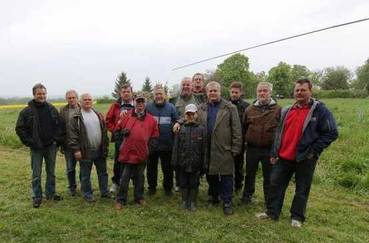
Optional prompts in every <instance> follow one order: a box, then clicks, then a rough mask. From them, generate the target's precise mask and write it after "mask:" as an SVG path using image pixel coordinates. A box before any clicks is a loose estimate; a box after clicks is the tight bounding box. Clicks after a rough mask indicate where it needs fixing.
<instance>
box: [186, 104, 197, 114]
mask: <svg viewBox="0 0 369 243" xmlns="http://www.w3.org/2000/svg"><path fill="white" fill-rule="evenodd" d="M196 111H197V107H196V105H194V104H189V105H187V106H186V108H185V114H186V113H187V112H193V113H195V112H196Z"/></svg>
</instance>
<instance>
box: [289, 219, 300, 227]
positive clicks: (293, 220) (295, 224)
mask: <svg viewBox="0 0 369 243" xmlns="http://www.w3.org/2000/svg"><path fill="white" fill-rule="evenodd" d="M291 226H292V227H294V228H301V227H302V222H301V221H298V220H296V219H291Z"/></svg>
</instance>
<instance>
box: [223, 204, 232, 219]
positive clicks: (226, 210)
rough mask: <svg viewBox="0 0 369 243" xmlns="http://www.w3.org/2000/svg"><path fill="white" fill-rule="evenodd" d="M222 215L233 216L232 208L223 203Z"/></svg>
mask: <svg viewBox="0 0 369 243" xmlns="http://www.w3.org/2000/svg"><path fill="white" fill-rule="evenodd" d="M223 213H224V215H226V216H230V215H233V214H234V212H233V209H232V206H231V204H230V203H225V204H224V205H223Z"/></svg>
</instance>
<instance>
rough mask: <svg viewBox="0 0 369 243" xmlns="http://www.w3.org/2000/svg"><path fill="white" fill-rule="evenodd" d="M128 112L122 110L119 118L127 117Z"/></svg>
mask: <svg viewBox="0 0 369 243" xmlns="http://www.w3.org/2000/svg"><path fill="white" fill-rule="evenodd" d="M127 112H128V110H122V111H121V112H120V114H119V116H120V117H125V116H126V115H127Z"/></svg>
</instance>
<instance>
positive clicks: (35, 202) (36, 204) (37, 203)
mask: <svg viewBox="0 0 369 243" xmlns="http://www.w3.org/2000/svg"><path fill="white" fill-rule="evenodd" d="M41 203H42V198H41V199H38V198H37V199H33V204H32V206H33V208H39V207H40V206H41Z"/></svg>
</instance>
